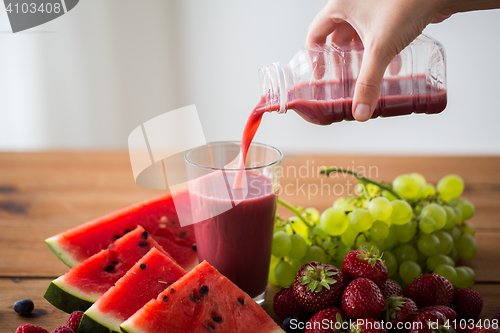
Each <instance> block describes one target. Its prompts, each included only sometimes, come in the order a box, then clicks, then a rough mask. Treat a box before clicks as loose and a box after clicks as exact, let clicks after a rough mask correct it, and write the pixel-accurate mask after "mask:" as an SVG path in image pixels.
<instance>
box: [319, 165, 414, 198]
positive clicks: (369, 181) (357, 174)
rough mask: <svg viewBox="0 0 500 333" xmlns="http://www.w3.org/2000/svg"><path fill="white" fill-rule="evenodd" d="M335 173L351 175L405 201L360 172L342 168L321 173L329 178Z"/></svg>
mask: <svg viewBox="0 0 500 333" xmlns="http://www.w3.org/2000/svg"><path fill="white" fill-rule="evenodd" d="M333 172H336V173H339V172H340V173H343V174H346V173H347V174H350V175H352V176H354V177H356V178H357V179H359V180H360V181H362V182H365V183H370V184H373V185H375V186H378V187H380V188H381V189H383V190H386V191H387V192H389V193H391V194H392V195H394V196H395V197H396V198H398V199H400V200H404V199H403V197H402V196H401V195H399V194H398V193H397V192H396V191H394V190H393V189H392V188H390V187H389V186H386V185H383V184H381V183H379V182H377V181H375V180H373V179H370V178H367V177H365V176H363V175H362V174H360V173H359V172H357V171H354V170H346V169H342V168H326V167H325V168H323V169H321V171H320V173H321V174H323V175H325V176H329V175H330V174H331V173H333Z"/></svg>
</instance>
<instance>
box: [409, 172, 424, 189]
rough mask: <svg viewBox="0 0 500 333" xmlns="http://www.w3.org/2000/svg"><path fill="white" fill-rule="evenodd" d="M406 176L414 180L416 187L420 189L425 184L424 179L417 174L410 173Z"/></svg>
mask: <svg viewBox="0 0 500 333" xmlns="http://www.w3.org/2000/svg"><path fill="white" fill-rule="evenodd" d="M408 176H410V177H411V178H413V179H415V181H416V182H417V183H418V185H420V187H423V186H425V184H427V181H426V180H425V177H424V176H422V175H421V174H419V173H417V172H413V173H410V174H409V175H408Z"/></svg>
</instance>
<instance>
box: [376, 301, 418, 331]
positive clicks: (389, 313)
mask: <svg viewBox="0 0 500 333" xmlns="http://www.w3.org/2000/svg"><path fill="white" fill-rule="evenodd" d="M417 314H418V307H417V304H415V302H413V300H411V299H410V298H406V297H401V296H391V297H389V298H387V299H386V300H385V308H384V312H383V313H382V316H383V317H382V318H384V319H385V321H386V322H391V323H392V327H397V326H396V325H397V323H406V322H411V321H413V319H414V318H415V317H416V316H417Z"/></svg>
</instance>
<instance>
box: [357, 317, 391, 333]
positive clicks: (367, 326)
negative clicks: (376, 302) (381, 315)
mask: <svg viewBox="0 0 500 333" xmlns="http://www.w3.org/2000/svg"><path fill="white" fill-rule="evenodd" d="M354 325H355V328H354V329H351V330H350V332H352V333H361V332H363V333H387V330H386V329H385V327H384V325H383V324H382V323H381V322H379V321H378V320H375V319H373V318H363V319H358V320H356V323H355V324H354Z"/></svg>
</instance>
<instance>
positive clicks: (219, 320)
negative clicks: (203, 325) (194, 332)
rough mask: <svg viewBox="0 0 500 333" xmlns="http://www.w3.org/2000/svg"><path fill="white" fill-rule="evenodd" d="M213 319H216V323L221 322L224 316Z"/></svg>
mask: <svg viewBox="0 0 500 333" xmlns="http://www.w3.org/2000/svg"><path fill="white" fill-rule="evenodd" d="M213 321H215V322H216V323H220V322H221V321H222V317H215V318H213Z"/></svg>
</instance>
